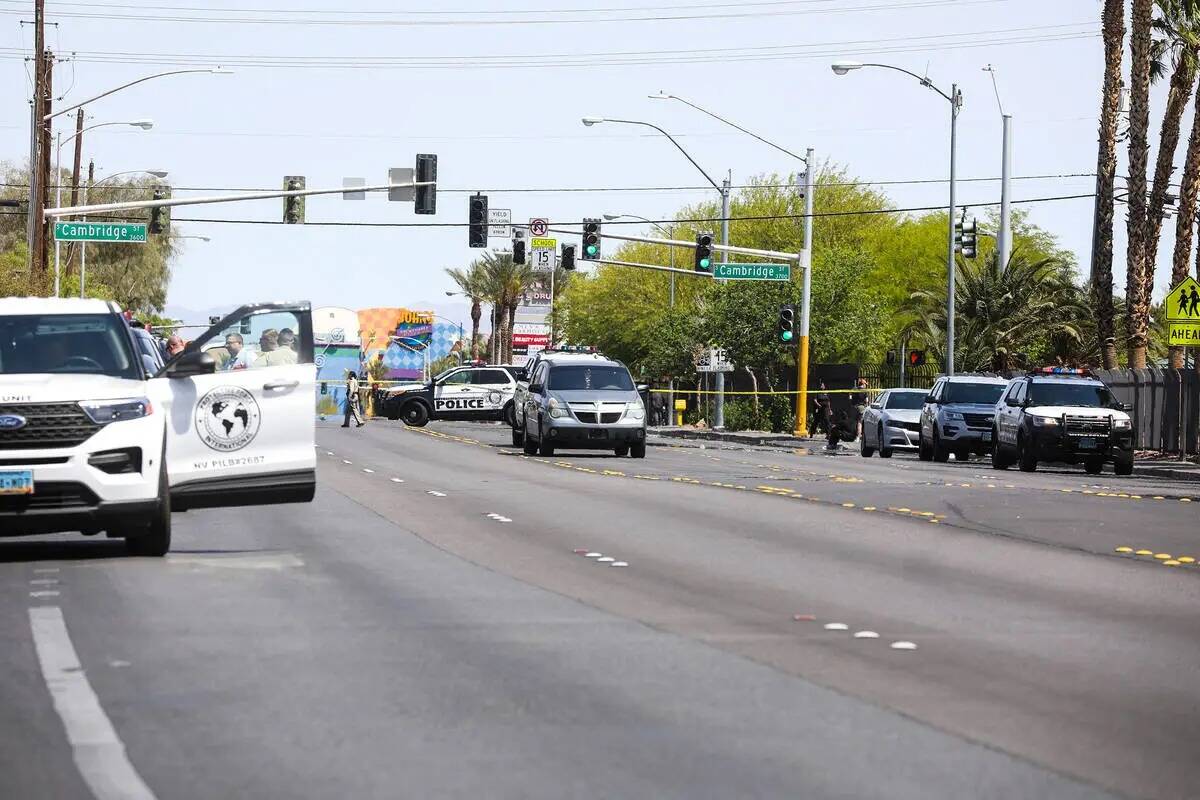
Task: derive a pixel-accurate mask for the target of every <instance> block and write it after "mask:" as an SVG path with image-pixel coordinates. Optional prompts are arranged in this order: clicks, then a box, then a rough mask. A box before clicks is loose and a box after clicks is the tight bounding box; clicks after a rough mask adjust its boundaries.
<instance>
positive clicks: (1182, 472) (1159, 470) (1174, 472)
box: [1133, 464, 1200, 483]
mask: <svg viewBox="0 0 1200 800" xmlns="http://www.w3.org/2000/svg"><path fill="white" fill-rule="evenodd" d="M1133 474H1134V475H1135V476H1142V477H1145V478H1166V479H1167V480H1172V481H1179V482H1181V483H1200V470H1197V469H1194V468H1192V469H1171V468H1170V467H1143V466H1140V465H1138V464H1134V465H1133Z"/></svg>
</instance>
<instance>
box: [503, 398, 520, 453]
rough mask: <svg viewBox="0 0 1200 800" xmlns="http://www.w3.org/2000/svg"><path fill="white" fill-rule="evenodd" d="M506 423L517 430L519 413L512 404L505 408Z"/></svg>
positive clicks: (516, 443) (515, 443)
mask: <svg viewBox="0 0 1200 800" xmlns="http://www.w3.org/2000/svg"><path fill="white" fill-rule="evenodd" d="M504 421H505V422H507V423H508V424H509V425H510V426H512V429H513V430H514V431H515V430H516V429H517V412H516V411H515V410H514V409H513V404H512V403H509V404H508V405H506V406H505V407H504ZM514 435H515V434H514ZM513 444H514V445H518V444H520V442H513Z"/></svg>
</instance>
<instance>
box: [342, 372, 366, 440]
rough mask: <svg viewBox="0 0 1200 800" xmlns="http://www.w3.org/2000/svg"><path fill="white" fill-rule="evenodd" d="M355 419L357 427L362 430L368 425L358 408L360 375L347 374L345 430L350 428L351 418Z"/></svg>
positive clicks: (343, 424)
mask: <svg viewBox="0 0 1200 800" xmlns="http://www.w3.org/2000/svg"><path fill="white" fill-rule="evenodd" d="M351 417H354V422H355V423H356V427H359V428H361V427H362V426H363V425H365V424H366V423H365V422H363V418H362V412H361V411H360V410H359V408H358V375H356V374H355V373H354V372H351V371H347V372H346V421H345V422H343V423H342V427H343V428H349V427H350V418H351Z"/></svg>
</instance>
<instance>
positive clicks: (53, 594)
mask: <svg viewBox="0 0 1200 800" xmlns="http://www.w3.org/2000/svg"><path fill="white" fill-rule="evenodd" d="M29 596H30V597H58V592H55V591H50V590H47V589H42V590H40V591H36V592H30V593H29Z"/></svg>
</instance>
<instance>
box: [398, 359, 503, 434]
mask: <svg viewBox="0 0 1200 800" xmlns="http://www.w3.org/2000/svg"><path fill="white" fill-rule="evenodd" d="M521 372H522V371H521V369H520V368H519V367H513V366H508V365H490V364H489V365H484V366H467V367H457V368H455V369H451V370H447V371H446V372H443V373H441V374H440V375H438V376H437V377H435V378H434V379H433V380H431V381H429V382H428V383H421V384H417V385H415V386H403V387H401V388H399V389H398V390H396V391H393V392H389V393H388V394H387V395H386V396H385V397H384V400H383V415H384V416H386V417H387V418H388V419H400V420H404V423H405V424H406V425H411V426H412V427H414V428H420V427H422V426H424V425H425V424H426V423H428V422H429V421H430V420H431V419H456V420H504V421H506V422H508V423H509V424H510V425H511V424H512V413H513V394H514V393H515V392H516V389H517V377H518V376H519V375H520V374H521Z"/></svg>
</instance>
